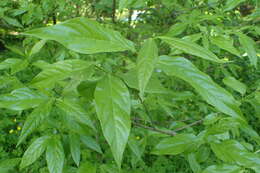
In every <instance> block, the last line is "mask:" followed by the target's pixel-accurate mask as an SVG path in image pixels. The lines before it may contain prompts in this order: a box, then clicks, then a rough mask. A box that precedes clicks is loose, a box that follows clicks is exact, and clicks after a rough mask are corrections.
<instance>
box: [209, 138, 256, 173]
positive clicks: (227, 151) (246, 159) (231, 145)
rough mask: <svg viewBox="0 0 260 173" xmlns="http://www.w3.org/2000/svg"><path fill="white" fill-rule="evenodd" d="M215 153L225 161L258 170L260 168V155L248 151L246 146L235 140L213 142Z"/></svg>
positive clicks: (212, 146) (212, 147)
mask: <svg viewBox="0 0 260 173" xmlns="http://www.w3.org/2000/svg"><path fill="white" fill-rule="evenodd" d="M210 146H211V149H212V150H213V152H214V153H215V155H216V156H217V157H218V158H219V159H221V160H223V161H224V162H229V163H235V164H238V165H241V166H244V167H247V168H252V169H254V170H256V171H259V170H260V156H259V155H257V154H255V153H250V152H248V151H247V150H246V149H245V147H244V146H243V145H242V144H240V143H239V142H238V141H235V140H226V141H223V142H220V143H211V144H210Z"/></svg>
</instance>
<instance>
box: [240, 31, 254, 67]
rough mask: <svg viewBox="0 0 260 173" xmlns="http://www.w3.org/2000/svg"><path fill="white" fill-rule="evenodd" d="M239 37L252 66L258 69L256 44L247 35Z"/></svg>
mask: <svg viewBox="0 0 260 173" xmlns="http://www.w3.org/2000/svg"><path fill="white" fill-rule="evenodd" d="M238 36H239V42H240V44H241V45H242V47H243V49H244V50H245V51H246V53H247V56H248V57H249V60H250V63H251V65H253V66H255V68H256V67H257V59H258V58H257V54H256V50H255V47H254V45H255V42H254V41H253V40H252V39H251V38H250V37H248V36H247V35H245V34H242V33H239V34H238Z"/></svg>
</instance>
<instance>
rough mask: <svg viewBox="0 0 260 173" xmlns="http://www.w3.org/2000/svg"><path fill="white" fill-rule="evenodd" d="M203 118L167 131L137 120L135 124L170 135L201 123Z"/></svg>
mask: <svg viewBox="0 0 260 173" xmlns="http://www.w3.org/2000/svg"><path fill="white" fill-rule="evenodd" d="M202 121H203V120H198V121H195V122H193V123H191V124H187V125H186V126H183V127H180V128H178V129H175V130H173V131H165V130H161V129H157V128H155V127H150V126H146V125H143V124H140V123H137V122H135V121H134V122H133V125H135V126H137V127H140V128H143V129H147V130H151V131H154V132H158V133H162V134H166V135H169V136H175V135H177V132H178V131H181V130H184V129H187V128H189V127H192V126H195V125H197V124H200V123H201V122H202Z"/></svg>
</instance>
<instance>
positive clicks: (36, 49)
mask: <svg viewBox="0 0 260 173" xmlns="http://www.w3.org/2000/svg"><path fill="white" fill-rule="evenodd" d="M45 43H46V40H40V41H39V42H37V43H36V44H35V45H34V46H33V47H32V49H31V51H30V53H29V56H32V55H34V54H36V53H38V52H39V51H40V50H41V48H42V47H43V46H44V45H45Z"/></svg>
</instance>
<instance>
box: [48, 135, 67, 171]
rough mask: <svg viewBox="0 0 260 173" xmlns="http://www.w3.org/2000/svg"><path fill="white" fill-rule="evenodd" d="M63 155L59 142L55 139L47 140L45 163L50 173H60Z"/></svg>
mask: <svg viewBox="0 0 260 173" xmlns="http://www.w3.org/2000/svg"><path fill="white" fill-rule="evenodd" d="M64 160H65V155H64V151H63V146H62V144H61V141H60V140H59V139H57V138H55V137H52V139H50V140H48V143H47V150H46V161H47V165H48V169H49V171H50V173H62V169H63V164H64Z"/></svg>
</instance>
